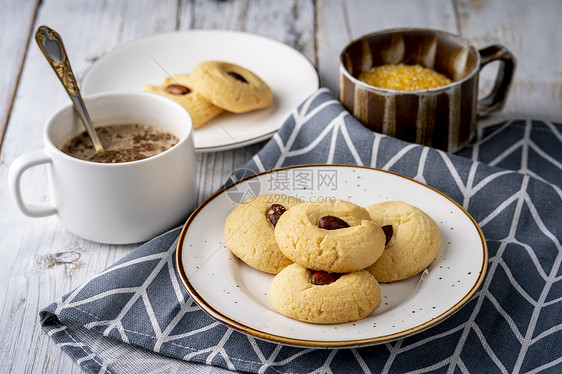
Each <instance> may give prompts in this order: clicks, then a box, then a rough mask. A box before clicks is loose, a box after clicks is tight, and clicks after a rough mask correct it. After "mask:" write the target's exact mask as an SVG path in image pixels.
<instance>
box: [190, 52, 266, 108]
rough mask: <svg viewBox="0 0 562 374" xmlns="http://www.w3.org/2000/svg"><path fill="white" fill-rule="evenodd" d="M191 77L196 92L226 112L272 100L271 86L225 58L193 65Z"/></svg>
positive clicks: (257, 105)
mask: <svg viewBox="0 0 562 374" xmlns="http://www.w3.org/2000/svg"><path fill="white" fill-rule="evenodd" d="M190 80H191V82H192V84H193V87H195V89H196V90H197V92H199V93H201V94H202V95H203V96H205V98H207V100H209V101H210V102H211V103H213V104H214V105H216V106H218V107H220V108H223V109H225V110H227V111H229V112H233V113H243V112H249V111H252V110H256V109H263V108H267V107H268V106H270V105H271V103H272V102H273V94H272V93H271V89H270V88H269V86H268V85H267V84H266V83H265V82H264V81H263V80H261V78H260V77H258V76H257V75H255V74H254V73H252V72H251V71H249V70H247V69H244V68H243V67H241V66H238V65H235V64H231V63H228V62H222V61H206V62H202V63H200V64H198V65H197V66H195V68H193V70H192V71H191V74H190Z"/></svg>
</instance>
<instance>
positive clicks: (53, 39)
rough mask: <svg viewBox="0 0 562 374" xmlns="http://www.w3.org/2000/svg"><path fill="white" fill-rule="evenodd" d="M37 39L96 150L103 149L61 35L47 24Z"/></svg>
mask: <svg viewBox="0 0 562 374" xmlns="http://www.w3.org/2000/svg"><path fill="white" fill-rule="evenodd" d="M35 41H36V42H37V45H38V46H39V49H41V52H43V54H44V55H45V58H46V59H47V61H48V62H49V64H50V65H51V67H52V68H53V70H54V71H55V73H56V74H57V76H58V77H59V79H60V81H61V83H62V85H63V86H64V88H65V90H66V92H67V93H68V96H69V97H70V100H71V101H72V104H74V109H76V112H77V113H78V115H79V116H80V119H81V120H82V123H83V124H84V126H85V127H86V131H87V132H88V135H89V136H90V139H91V140H92V144H93V145H94V149H95V150H96V152H99V151H103V146H102V144H101V142H100V140H99V138H98V136H97V134H96V131H95V129H94V126H93V125H92V120H91V119H90V115H89V114H88V111H87V110H86V105H84V101H83V100H82V96H81V95H80V90H79V89H78V84H76V78H75V77H74V73H73V72H72V68H71V67H70V62H69V60H68V56H67V55H66V50H65V49H64V44H63V42H62V39H61V37H60V35H59V34H58V33H57V32H56V31H55V30H53V29H51V28H49V27H47V26H40V27H39V28H38V29H37V32H36V33H35Z"/></svg>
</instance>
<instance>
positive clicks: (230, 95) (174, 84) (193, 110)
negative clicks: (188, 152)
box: [143, 61, 273, 129]
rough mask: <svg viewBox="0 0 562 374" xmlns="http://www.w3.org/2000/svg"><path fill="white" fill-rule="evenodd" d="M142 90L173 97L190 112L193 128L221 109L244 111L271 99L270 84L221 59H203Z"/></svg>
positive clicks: (264, 106)
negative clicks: (191, 67) (185, 72)
mask: <svg viewBox="0 0 562 374" xmlns="http://www.w3.org/2000/svg"><path fill="white" fill-rule="evenodd" d="M143 91H145V92H149V93H154V94H157V95H161V96H164V97H167V98H169V99H172V100H174V101H176V102H177V103H179V104H180V105H182V106H183V107H184V108H185V109H186V110H187V111H188V112H189V114H190V116H191V118H192V120H193V127H194V128H195V129H197V128H199V127H201V126H203V125H204V124H206V123H208V122H209V121H211V120H212V119H213V118H216V117H218V116H220V115H221V114H222V113H224V112H232V113H245V112H250V111H253V110H258V109H264V108H267V107H269V106H270V105H271V103H272V102H273V94H272V93H271V89H270V88H269V86H268V85H267V84H266V83H265V82H264V81H263V80H262V79H261V78H260V77H258V76H257V75H256V74H254V73H252V72H251V71H249V70H247V69H245V68H243V67H241V66H239V65H236V64H232V63H228V62H224V61H205V62H202V63H200V64H198V65H197V66H195V68H193V70H192V71H191V73H190V74H176V75H173V76H172V77H167V78H165V79H164V82H162V84H160V85H157V86H153V85H150V84H147V85H146V86H145V87H144V90H143Z"/></svg>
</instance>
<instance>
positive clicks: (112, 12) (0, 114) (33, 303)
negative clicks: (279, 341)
mask: <svg viewBox="0 0 562 374" xmlns="http://www.w3.org/2000/svg"><path fill="white" fill-rule="evenodd" d="M38 2H39V0H37V2H36V1H33V0H26V1H20V0H0V5H2V7H1V8H0V9H2V11H0V21H1V22H0V25H1V26H0V27H2V30H7V31H9V32H4V33H2V34H1V35H0V43H1V44H0V45H2V48H3V52H2V55H0V56H1V57H0V62H2V66H3V67H4V72H3V74H2V75H1V79H2V80H1V84H0V126H2V124H3V123H4V122H5V121H6V119H7V118H9V122H8V123H7V126H8V127H7V131H6V133H5V140H4V144H3V146H2V148H1V153H0V212H2V214H1V215H0V230H1V231H0V249H1V250H2V254H3V259H2V265H0V282H1V284H2V286H0V313H1V315H0V362H2V365H0V367H1V368H0V372H14V373H23V372H26V373H27V372H32V373H61V372H64V373H79V372H81V370H80V368H79V367H78V366H77V365H76V364H75V363H74V362H72V360H71V359H70V358H68V357H67V356H66V355H65V354H64V353H62V351H61V350H60V349H59V348H57V347H56V346H55V344H54V343H53V342H52V340H51V339H50V338H49V337H48V336H46V335H45V334H43V333H42V332H41V330H40V327H39V324H38V311H39V310H40V309H41V308H42V307H44V306H46V305H48V304H49V303H50V302H52V301H55V300H57V299H58V298H59V297H61V296H62V295H64V294H66V293H67V292H69V291H71V290H72V289H74V288H76V287H77V286H79V285H81V284H83V283H84V282H86V281H87V280H88V279H89V278H90V277H92V276H94V275H96V274H98V273H99V272H100V271H101V270H103V269H104V268H106V267H107V266H109V265H111V264H112V263H114V262H115V261H117V260H118V259H119V258H121V257H123V256H124V255H126V254H127V253H129V252H130V251H131V250H132V249H133V248H134V247H135V246H134V245H131V246H108V245H99V244H95V243H91V242H88V241H85V240H82V239H80V238H78V237H76V236H74V235H72V234H69V233H68V232H66V231H65V230H64V229H63V228H62V227H61V226H60V224H59V223H58V222H57V219H56V218H55V217H49V218H42V219H32V218H27V217H25V216H23V215H22V214H21V213H19V211H18V210H17V208H16V206H15V204H14V203H13V202H12V199H11V197H10V196H9V195H8V190H7V188H6V186H7V173H8V166H9V164H10V163H11V162H12V161H13V160H14V159H15V157H17V156H18V155H20V154H22V153H25V152H28V151H31V150H35V149H39V148H41V147H42V144H43V141H42V138H41V134H42V128H43V125H44V123H45V121H46V119H47V118H48V117H49V116H50V115H51V114H52V113H53V112H54V110H55V109H56V108H59V107H60V106H62V105H65V104H66V103H67V102H68V98H67V96H66V94H65V93H64V91H63V89H62V87H61V86H60V84H59V83H58V80H57V79H56V77H55V76H54V74H53V72H52V71H51V70H50V67H49V66H48V64H47V62H46V61H45V60H44V58H43V57H42V55H41V53H40V52H39V50H38V49H37V47H36V46H35V42H34V41H31V42H30V43H29V44H27V40H28V35H29V31H30V30H31V31H33V32H34V30H35V29H36V27H37V26H39V25H41V24H46V25H49V26H51V27H52V28H54V29H55V30H57V31H59V33H60V34H61V36H62V37H63V39H64V41H65V44H66V49H67V52H68V53H69V55H70V59H71V63H72V65H73V68H74V70H75V73H76V74H77V75H78V76H80V75H82V74H83V73H84V71H85V70H86V69H87V68H88V66H90V64H91V63H92V62H94V61H95V60H96V59H98V58H99V57H100V56H101V55H103V54H104V53H106V52H107V51H109V50H111V49H112V48H114V47H115V46H117V45H119V44H121V43H124V42H127V41H131V40H135V39H138V38H142V37H144V36H147V35H151V34H154V33H162V32H171V31H174V30H188V29H210V28H212V29H226V30H241V31H247V32H253V33H257V34H261V35H264V36H268V37H271V38H274V39H276V40H280V41H282V42H284V43H287V44H288V45H290V46H293V47H295V48H296V49H298V50H300V51H301V52H302V53H303V54H304V55H305V56H307V57H308V58H309V59H310V60H311V61H312V62H313V63H314V64H315V65H316V66H317V69H318V72H319V75H320V78H321V83H322V85H323V86H326V87H328V88H329V89H330V90H332V92H333V93H334V94H336V95H337V92H338V56H339V52H340V50H341V49H342V48H343V47H344V46H345V45H346V44H347V43H348V42H349V41H351V40H352V39H354V38H357V37H359V36H360V35H362V34H365V33H368V32H372V31H376V30H380V29H383V28H389V27H405V26H408V27H413V26H420V27H432V28H439V29H443V30H447V31H451V32H459V33H461V34H462V35H463V36H464V37H466V38H468V39H470V40H471V41H473V42H474V43H475V44H477V45H479V46H480V45H485V44H488V43H490V42H501V43H503V44H505V45H506V46H507V47H508V48H509V49H511V50H512V51H513V52H514V53H515V54H516V55H517V58H518V70H517V75H516V81H515V83H514V85H513V91H512V93H511V95H510V97H509V101H508V105H507V106H506V108H505V110H504V112H503V114H504V115H513V114H521V113H523V114H528V115H533V116H546V117H551V118H555V119H558V120H560V118H561V117H562V105H561V102H562V101H561V100H560V99H561V96H562V63H561V62H560V61H561V59H560V51H559V49H558V48H554V47H553V46H560V45H561V43H560V38H561V36H560V32H559V29H560V28H559V26H558V24H557V22H558V20H557V18H559V16H560V15H561V14H562V2H560V1H559V0H542V1H539V3H540V6H536V5H534V4H535V2H529V1H494V2H492V1H484V0H472V1H468V0H458V1H454V0H425V1H417V0H403V1H399V2H396V1H386V0H375V1H372V0H355V1H345V0H303V1H301V0H284V1H275V2H272V1H258V0H230V1H215V0H213V1H208V0H160V1H148V0H147V1H145V0H123V1H103V2H102V1H88V0H78V1H69V0H43V1H41V6H40V7H39V12H38V14H37V19H34V17H35V9H36V6H37V4H38ZM6 9H7V10H6ZM30 25H33V26H32V27H30ZM26 33H27V34H26ZM8 34H9V36H8ZM16 34H17V35H16ZM14 35H15V36H14ZM10 38H11V39H10ZM26 50H27V52H26ZM24 58H25V61H24V63H23V64H22V61H23V59H24ZM20 66H22V67H23V68H22V74H21V78H18V72H19V69H20ZM279 69H280V74H283V70H282V61H280V66H279ZM485 74H487V75H483V77H484V78H485V79H484V80H486V79H491V78H486V77H492V76H493V71H492V69H490V71H488V72H485ZM16 84H17V85H18V86H17V96H15V101H14V105H13V107H11V108H10V105H11V104H10V103H11V101H12V96H13V95H14V92H15V87H16ZM262 145H263V142H262V143H260V144H256V145H252V146H248V147H244V148H241V149H237V150H230V151H224V152H216V153H206V154H200V155H198V186H199V195H198V199H199V201H202V200H203V199H205V198H206V197H207V196H209V195H210V194H211V193H212V192H214V191H215V190H216V189H217V188H218V187H219V186H220V185H221V184H222V183H223V182H224V181H225V179H226V177H227V176H228V175H229V173H230V172H231V171H232V170H234V169H236V168H239V167H241V166H242V165H243V164H244V163H245V162H246V161H247V160H248V159H249V158H250V157H251V156H252V155H253V154H255V153H256V152H257V151H258V150H259V149H260V148H261V146H262ZM24 184H25V185H26V189H25V194H26V196H28V197H29V199H30V200H32V199H37V200H44V199H48V194H47V193H46V192H45V191H46V190H47V185H46V175H45V170H43V169H42V168H36V169H33V170H31V171H30V172H29V173H26V176H25V179H24ZM67 261H68V263H67Z"/></svg>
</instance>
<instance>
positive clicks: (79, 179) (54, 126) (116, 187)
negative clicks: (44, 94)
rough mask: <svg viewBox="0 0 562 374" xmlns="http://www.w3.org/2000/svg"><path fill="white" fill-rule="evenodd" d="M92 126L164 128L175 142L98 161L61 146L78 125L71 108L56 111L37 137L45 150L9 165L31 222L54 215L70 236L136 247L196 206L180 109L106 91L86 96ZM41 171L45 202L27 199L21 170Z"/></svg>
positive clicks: (188, 136)
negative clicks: (144, 154)
mask: <svg viewBox="0 0 562 374" xmlns="http://www.w3.org/2000/svg"><path fill="white" fill-rule="evenodd" d="M84 101H85V103H86V106H87V107H88V111H89V113H90V116H91V118H92V120H93V122H94V125H95V126H96V127H99V126H103V125H109V124H120V123H139V124H146V125H153V126H156V127H157V128H160V129H162V130H167V131H170V132H171V133H172V134H174V135H176V136H177V137H178V138H179V142H178V143H177V144H176V145H175V146H173V147H172V148H170V149H168V150H167V151H165V152H162V153H160V154H157V155H155V156H152V157H150V158H146V159H143V160H139V161H134V162H126V163H115V164H107V163H96V162H89V161H83V160H80V159H78V158H74V157H71V156H69V155H67V154H65V153H63V152H62V151H61V150H60V149H59V148H60V147H61V146H62V145H63V144H64V143H65V142H67V141H68V140H70V139H71V138H73V137H74V136H76V135H78V134H80V133H82V132H83V131H84V127H83V125H82V123H81V122H80V119H79V118H78V116H77V115H76V114H75V112H74V110H73V108H72V106H71V105H69V106H66V107H64V108H62V109H61V110H59V111H58V112H57V113H55V114H54V115H53V116H52V117H51V118H50V119H49V121H48V122H47V125H46V126H45V129H44V132H43V138H44V143H45V148H44V149H42V150H38V151H34V152H30V153H26V154H24V155H21V156H19V157H18V158H17V159H16V160H14V162H13V163H12V164H11V165H10V171H9V178H8V179H9V185H10V191H11V193H12V195H13V197H14V198H15V200H16V203H17V204H18V206H19V208H20V209H21V211H22V212H23V213H24V214H26V215H28V216H30V217H44V216H48V215H52V214H56V215H58V217H59V219H60V221H61V222H62V224H63V225H64V226H65V227H66V229H68V230H69V231H70V232H72V233H74V234H76V235H78V236H81V237H83V238H85V239H88V240H92V241H95V242H100V243H111V244H126V243H137V242H142V241H145V240H148V239H151V238H153V237H154V236H156V235H158V234H160V233H162V232H164V231H166V230H168V229H170V228H172V227H173V226H174V225H178V224H181V223H182V222H183V221H184V220H185V219H186V218H187V215H188V214H189V213H190V211H191V209H192V208H193V207H194V204H195V202H196V175H197V174H196V159H195V147H194V142H193V124H192V121H191V117H190V116H189V114H188V113H187V111H186V110H185V109H184V108H183V107H181V106H180V105H179V104H177V103H175V102H173V101H171V100H168V99H165V98H163V97H159V96H156V95H153V94H146V93H105V94H98V95H93V96H89V97H86V98H85V99H84ZM41 164H45V165H46V166H47V172H48V179H49V187H50V200H49V201H47V202H42V203H29V202H26V201H25V200H24V198H23V196H22V188H21V187H22V186H21V180H22V175H23V174H24V172H25V171H26V170H27V169H29V168H31V167H34V166H37V165H41Z"/></svg>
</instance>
